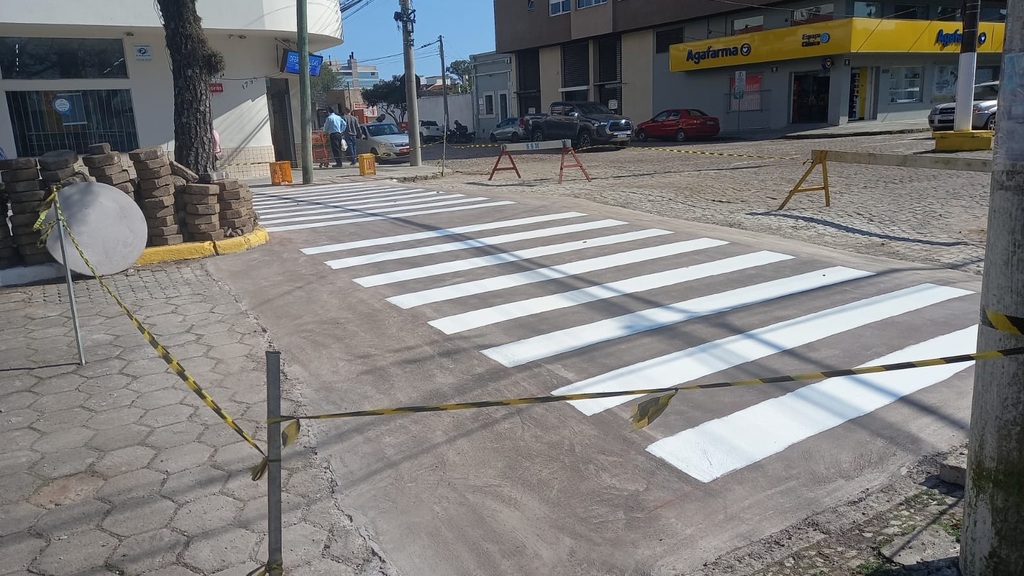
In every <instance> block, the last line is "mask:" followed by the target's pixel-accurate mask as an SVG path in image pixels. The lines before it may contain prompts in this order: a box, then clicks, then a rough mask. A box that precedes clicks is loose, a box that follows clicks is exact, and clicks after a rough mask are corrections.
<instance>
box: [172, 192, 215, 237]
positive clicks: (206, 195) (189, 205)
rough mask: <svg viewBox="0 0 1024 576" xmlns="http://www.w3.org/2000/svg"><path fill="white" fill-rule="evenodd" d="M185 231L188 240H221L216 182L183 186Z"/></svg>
mask: <svg viewBox="0 0 1024 576" xmlns="http://www.w3.org/2000/svg"><path fill="white" fill-rule="evenodd" d="M182 198H183V199H184V201H185V231H186V233H187V234H186V235H187V236H188V238H189V239H190V240H199V241H206V240H223V239H224V231H223V230H221V225H220V202H219V198H220V187H219V186H217V185H216V184H188V185H186V186H185V194H184V195H183V196H182Z"/></svg>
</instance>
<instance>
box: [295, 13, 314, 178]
mask: <svg viewBox="0 0 1024 576" xmlns="http://www.w3.org/2000/svg"><path fill="white" fill-rule="evenodd" d="M308 20H309V19H308V17H307V14H306V0H296V2H295V29H296V33H297V36H298V45H299V46H298V48H299V120H300V121H299V124H300V126H301V130H302V136H301V146H302V154H301V159H302V183H303V184H312V183H313V134H312V132H311V130H312V129H313V110H312V104H311V102H310V99H311V95H310V89H309V22H308Z"/></svg>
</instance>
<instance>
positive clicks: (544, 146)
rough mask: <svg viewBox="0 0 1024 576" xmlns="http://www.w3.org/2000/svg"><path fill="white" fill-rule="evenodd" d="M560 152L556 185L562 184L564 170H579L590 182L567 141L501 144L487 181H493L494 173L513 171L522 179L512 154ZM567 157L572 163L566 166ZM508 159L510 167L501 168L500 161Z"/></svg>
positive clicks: (588, 175) (570, 143)
mask: <svg viewBox="0 0 1024 576" xmlns="http://www.w3.org/2000/svg"><path fill="white" fill-rule="evenodd" d="M559 148H560V149H561V150H562V160H561V163H560V164H559V166H558V183H559V184H561V183H562V175H563V174H564V173H565V169H566V168H579V169H580V171H581V172H583V176H585V177H586V178H587V182H590V174H587V169H586V168H584V167H583V163H582V162H580V158H579V156H577V155H576V151H575V150H573V149H572V142H570V141H569V140H546V141H544V142H521V143H517V144H502V146H501V153H500V154H498V159H497V160H495V161H494V168H492V169H491V176H490V177H489V178H488V180H492V179H494V174H495V173H496V172H502V171H504V170H514V171H515V173H516V176H518V177H519V178H522V177H523V175H522V174H520V173H519V167H518V166H516V159H515V158H514V157H513V156H512V152H531V151H534V150H555V149H559ZM567 156H570V157H572V163H570V164H566V163H565V159H566V157H567ZM505 157H508V161H509V162H510V163H511V166H501V159H502V158H505Z"/></svg>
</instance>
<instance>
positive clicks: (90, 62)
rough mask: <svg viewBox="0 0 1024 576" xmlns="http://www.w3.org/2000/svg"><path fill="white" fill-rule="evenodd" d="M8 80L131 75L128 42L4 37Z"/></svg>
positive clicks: (0, 42) (1, 58) (0, 62)
mask: <svg viewBox="0 0 1024 576" xmlns="http://www.w3.org/2000/svg"><path fill="white" fill-rule="evenodd" d="M0 75H2V76H3V78H4V79H5V80H61V79H78V78H127V77H128V68H127V66H126V65H125V60H124V44H123V43H122V42H121V40H119V39H109V38H0Z"/></svg>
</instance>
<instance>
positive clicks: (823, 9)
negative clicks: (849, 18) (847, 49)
mask: <svg viewBox="0 0 1024 576" xmlns="http://www.w3.org/2000/svg"><path fill="white" fill-rule="evenodd" d="M834 12H835V6H834V5H833V4H820V5H818V6H808V7H807V8H800V9H798V10H793V17H792V18H791V19H790V24H792V25H793V26H800V25H801V24H814V23H815V22H828V21H829V20H831V19H832V16H833V13H834Z"/></svg>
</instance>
